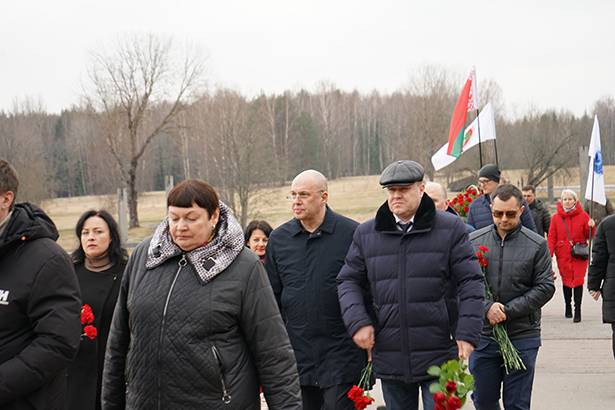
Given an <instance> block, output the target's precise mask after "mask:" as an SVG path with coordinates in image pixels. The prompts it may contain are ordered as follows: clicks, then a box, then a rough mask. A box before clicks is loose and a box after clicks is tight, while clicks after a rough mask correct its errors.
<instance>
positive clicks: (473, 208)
mask: <svg viewBox="0 0 615 410" xmlns="http://www.w3.org/2000/svg"><path fill="white" fill-rule="evenodd" d="M502 179H503V178H502V174H501V173H500V168H499V167H498V166H497V165H495V164H487V165H485V166H484V167H482V168H481V169H480V171H479V172H478V183H479V185H480V186H481V188H482V189H483V195H481V196H479V197H478V198H476V199H475V200H474V201H472V203H471V204H470V209H469V210H468V220H467V221H466V223H467V224H468V225H470V226H471V227H473V228H474V229H481V228H484V227H485V226H491V225H493V219H492V217H491V196H490V195H491V193H492V192H493V190H494V189H496V188H497V187H498V186H499V185H501V184H504V183H506V182H503V181H501V180H502ZM504 181H505V180H504ZM523 206H524V208H523V213H522V214H521V224H522V225H523V226H525V227H526V228H528V229H530V230H532V231H534V232H536V233H538V231H537V230H536V224H535V223H534V218H533V217H532V212H531V211H530V207H529V205H528V204H527V202H525V199H524V200H523Z"/></svg>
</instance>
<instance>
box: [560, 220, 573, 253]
mask: <svg viewBox="0 0 615 410" xmlns="http://www.w3.org/2000/svg"><path fill="white" fill-rule="evenodd" d="M562 221H564V226H565V227H566V233H567V234H568V240H569V241H570V246H572V238H571V237H570V231H568V225H566V219H565V218H564V217H563V216H562Z"/></svg>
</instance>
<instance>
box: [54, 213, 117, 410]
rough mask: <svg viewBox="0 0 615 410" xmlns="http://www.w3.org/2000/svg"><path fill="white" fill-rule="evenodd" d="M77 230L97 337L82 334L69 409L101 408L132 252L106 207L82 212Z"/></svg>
mask: <svg viewBox="0 0 615 410" xmlns="http://www.w3.org/2000/svg"><path fill="white" fill-rule="evenodd" d="M75 233H76V235H77V239H78V241H79V246H78V247H77V249H76V250H75V251H74V252H73V254H72V259H73V263H74V264H75V272H76V273H77V279H78V280H79V287H80V288H81V297H82V301H83V305H89V306H90V307H91V308H92V313H93V314H94V322H93V323H92V325H93V326H94V327H95V328H96V329H97V336H96V337H95V338H94V339H90V338H89V337H85V336H82V338H81V345H80V347H79V353H78V354H77V358H76V359H75V361H74V362H72V363H71V365H70V366H69V367H68V369H67V390H68V394H67V403H66V409H67V410H94V409H97V410H98V409H100V408H101V407H100V389H101V385H102V371H103V363H104V360H105V348H106V345H107V337H108V336H109V328H110V327H111V318H112V317H113V309H114V308H115V302H116V301H117V295H118V293H119V291H120V283H121V282H122V275H123V273H124V268H125V267H126V261H127V260H128V254H127V253H126V250H125V249H124V248H122V243H121V240H120V234H119V231H118V227H117V224H116V223H115V220H114V219H113V217H112V216H111V215H110V214H109V213H108V212H107V211H105V210H100V211H94V210H90V211H87V212H86V213H84V214H83V215H81V218H79V221H78V222H77V227H76V228H75Z"/></svg>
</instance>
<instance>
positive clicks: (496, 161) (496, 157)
mask: <svg viewBox="0 0 615 410" xmlns="http://www.w3.org/2000/svg"><path fill="white" fill-rule="evenodd" d="M493 147H494V148H495V165H498V166H499V165H500V163H499V162H498V143H497V142H496V140H495V139H494V140H493Z"/></svg>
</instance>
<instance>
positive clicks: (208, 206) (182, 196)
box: [167, 178, 220, 217]
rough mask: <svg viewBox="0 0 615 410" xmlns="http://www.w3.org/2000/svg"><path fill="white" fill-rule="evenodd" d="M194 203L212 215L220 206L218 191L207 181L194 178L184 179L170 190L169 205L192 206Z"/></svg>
mask: <svg viewBox="0 0 615 410" xmlns="http://www.w3.org/2000/svg"><path fill="white" fill-rule="evenodd" d="M193 204H196V205H198V206H200V207H201V208H204V209H205V210H207V213H208V214H209V216H210V217H211V216H212V215H213V214H214V212H216V209H218V208H219V207H220V200H219V199H218V193H217V192H216V190H215V189H214V188H213V187H212V186H211V185H209V184H208V183H207V182H205V181H201V180H200V179H193V178H192V179H186V180H183V181H182V182H180V183H179V184H177V185H175V187H174V188H173V189H172V190H171V192H169V197H168V198H167V207H169V206H177V207H180V208H190V207H191V206H192V205H193Z"/></svg>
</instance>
